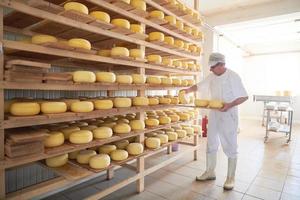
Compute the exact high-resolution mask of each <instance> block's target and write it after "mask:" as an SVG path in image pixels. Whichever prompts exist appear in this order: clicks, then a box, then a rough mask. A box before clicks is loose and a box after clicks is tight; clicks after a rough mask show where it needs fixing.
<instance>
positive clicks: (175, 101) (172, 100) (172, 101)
mask: <svg viewBox="0 0 300 200" xmlns="http://www.w3.org/2000/svg"><path fill="white" fill-rule="evenodd" d="M171 104H175V105H177V104H179V98H178V97H172V98H171Z"/></svg>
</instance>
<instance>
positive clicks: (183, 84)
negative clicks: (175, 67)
mask: <svg viewBox="0 0 300 200" xmlns="http://www.w3.org/2000/svg"><path fill="white" fill-rule="evenodd" d="M188 84H189V82H188V80H186V79H185V80H182V81H181V86H188Z"/></svg>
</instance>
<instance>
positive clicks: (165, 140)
mask: <svg viewBox="0 0 300 200" xmlns="http://www.w3.org/2000/svg"><path fill="white" fill-rule="evenodd" d="M156 137H157V138H159V139H160V143H161V144H166V143H168V141H169V136H168V135H166V134H163V133H160V134H157V135H156Z"/></svg>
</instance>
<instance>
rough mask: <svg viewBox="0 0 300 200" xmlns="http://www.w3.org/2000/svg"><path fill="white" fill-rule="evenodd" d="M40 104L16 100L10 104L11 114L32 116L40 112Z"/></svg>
mask: <svg viewBox="0 0 300 200" xmlns="http://www.w3.org/2000/svg"><path fill="white" fill-rule="evenodd" d="M40 110H41V108H40V104H38V103H35V102H16V103H12V104H11V106H10V110H9V112H10V114H12V115H15V116H32V115H37V114H39V113H40Z"/></svg>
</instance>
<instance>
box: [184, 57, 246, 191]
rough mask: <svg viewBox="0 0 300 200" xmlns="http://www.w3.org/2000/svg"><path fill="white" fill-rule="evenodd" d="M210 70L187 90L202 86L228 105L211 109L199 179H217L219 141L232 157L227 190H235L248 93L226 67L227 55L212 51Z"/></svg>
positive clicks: (186, 90)
mask: <svg viewBox="0 0 300 200" xmlns="http://www.w3.org/2000/svg"><path fill="white" fill-rule="evenodd" d="M208 65H209V67H210V71H211V72H212V74H210V75H208V76H207V78H206V79H205V80H204V81H202V82H200V83H197V84H196V85H194V86H192V87H190V88H188V89H185V90H184V91H185V92H186V93H190V92H194V91H197V90H199V91H200V92H201V88H203V89H204V88H207V87H208V89H209V91H210V96H211V99H213V100H221V101H223V102H224V106H223V107H222V108H221V109H219V110H211V111H210V114H209V119H208V138H207V150H206V171H205V172H204V173H203V174H202V175H201V176H197V177H196V180H197V181H206V180H215V179H216V175H215V167H216V161H217V151H218V148H219V140H220V141H221V145H222V148H223V151H224V153H225V154H226V156H227V157H228V170H227V179H226V181H225V183H224V189H226V190H231V189H233V187H234V176H235V170H236V164H237V129H238V109H237V106H238V105H240V104H242V103H243V102H245V101H246V100H247V99H248V95H247V92H246V90H245V88H244V86H243V84H242V81H241V79H240V77H239V75H238V74H237V73H235V72H233V71H232V70H230V69H227V68H226V67H225V56H224V55H222V54H220V53H212V54H211V55H210V57H209V63H208Z"/></svg>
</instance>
